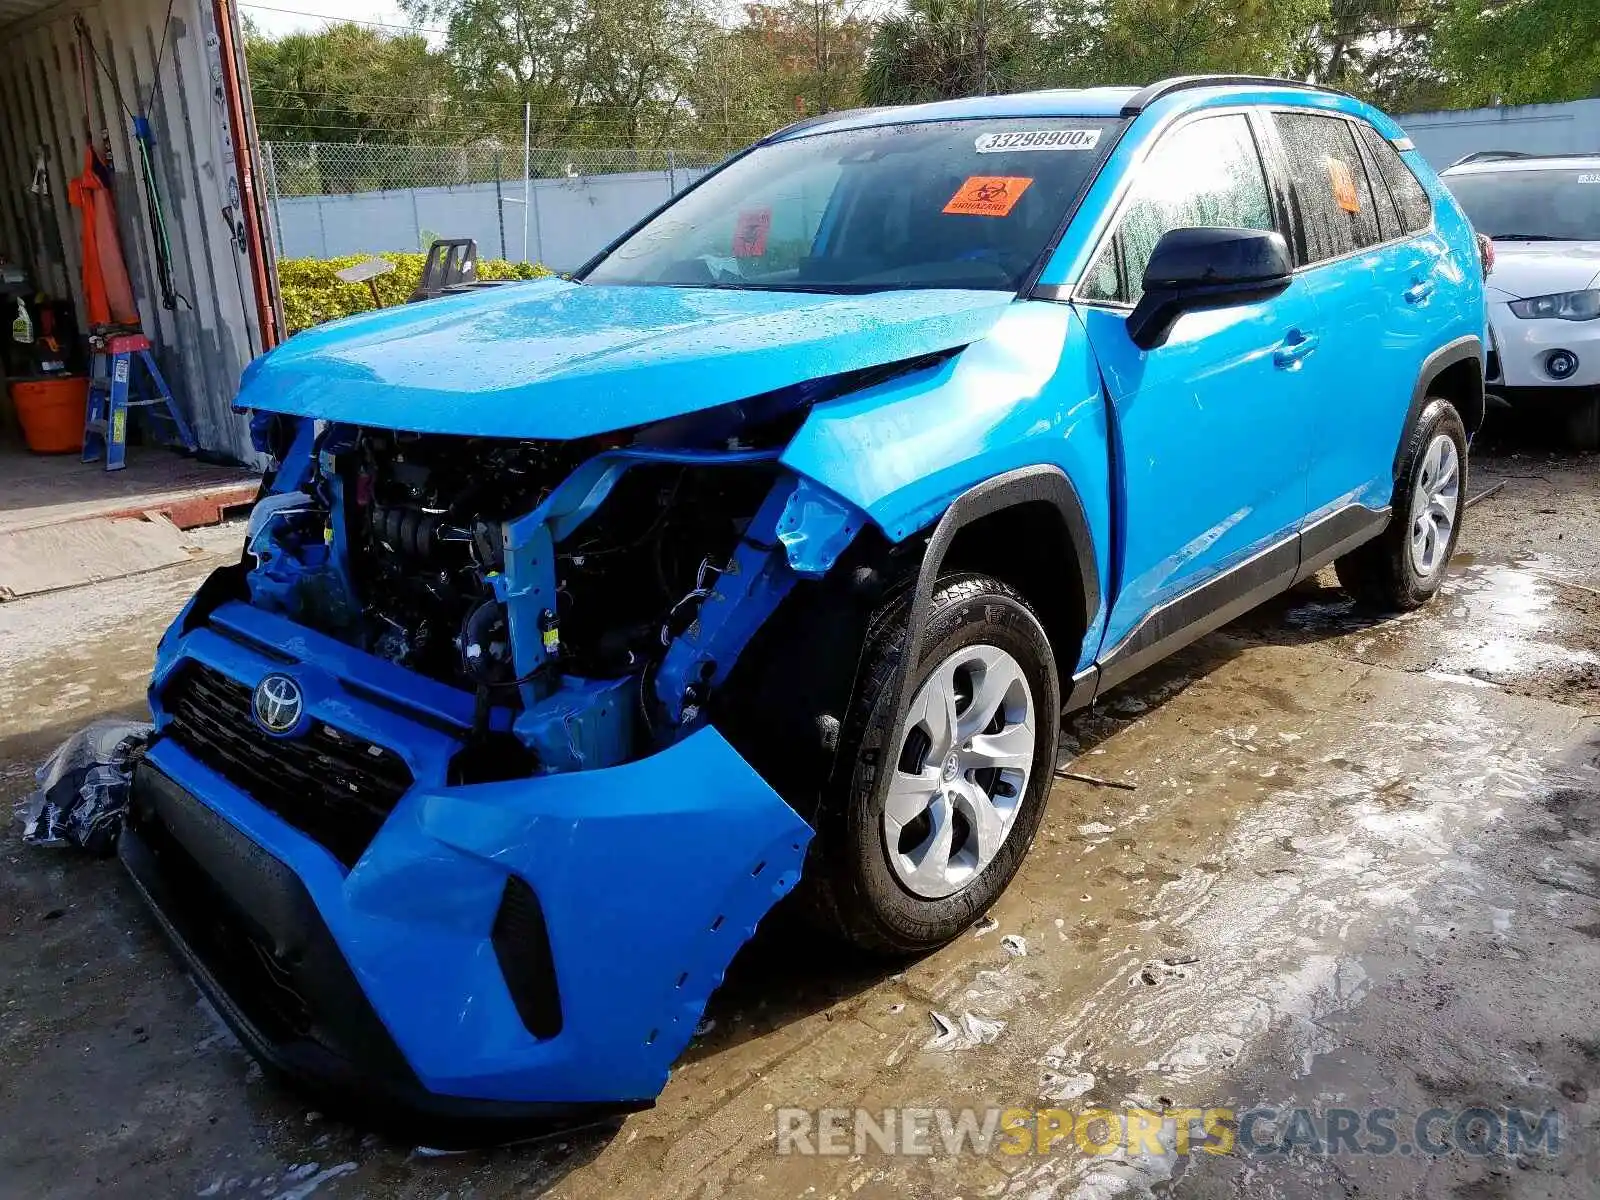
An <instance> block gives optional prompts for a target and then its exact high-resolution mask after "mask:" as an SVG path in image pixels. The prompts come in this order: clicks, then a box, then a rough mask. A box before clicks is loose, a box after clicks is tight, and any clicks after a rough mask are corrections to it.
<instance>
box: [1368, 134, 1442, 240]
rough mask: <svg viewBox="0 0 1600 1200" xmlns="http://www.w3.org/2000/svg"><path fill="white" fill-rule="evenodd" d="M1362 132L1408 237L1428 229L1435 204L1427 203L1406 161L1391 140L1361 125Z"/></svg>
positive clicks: (1429, 201)
mask: <svg viewBox="0 0 1600 1200" xmlns="http://www.w3.org/2000/svg"><path fill="white" fill-rule="evenodd" d="M1360 129H1361V136H1362V137H1363V138H1365V139H1366V142H1367V153H1368V154H1370V155H1371V156H1372V162H1373V165H1374V166H1375V167H1377V169H1378V176H1379V178H1380V179H1381V180H1382V183H1383V186H1386V187H1387V188H1388V189H1389V195H1390V197H1391V198H1392V199H1393V200H1394V206H1395V208H1396V209H1397V210H1399V214H1400V226H1401V228H1402V229H1403V230H1404V231H1405V232H1406V233H1418V232H1420V231H1421V230H1424V229H1426V228H1427V227H1428V226H1429V225H1430V224H1431V223H1432V222H1433V201H1431V200H1429V199H1428V193H1427V192H1426V191H1425V190H1424V189H1423V186H1422V184H1421V183H1420V182H1419V181H1418V180H1417V177H1416V176H1415V175H1413V174H1412V173H1411V168H1410V167H1408V166H1407V165H1406V160H1405V159H1403V158H1401V157H1400V154H1399V152H1398V151H1396V150H1395V148H1394V147H1393V146H1391V145H1390V144H1389V139H1388V138H1386V137H1384V136H1383V134H1381V133H1379V132H1378V131H1377V130H1376V129H1374V128H1373V127H1372V126H1371V125H1362V126H1360Z"/></svg>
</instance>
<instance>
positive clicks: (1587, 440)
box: [1566, 396, 1600, 454]
mask: <svg viewBox="0 0 1600 1200" xmlns="http://www.w3.org/2000/svg"><path fill="white" fill-rule="evenodd" d="M1566 435H1567V445H1568V446H1570V447H1571V448H1572V449H1574V450H1582V451H1587V452H1589V453H1591V454H1592V453H1594V452H1595V451H1596V450H1600V396H1592V397H1590V398H1589V399H1587V400H1580V401H1579V402H1578V403H1577V404H1576V405H1575V406H1574V407H1573V408H1572V409H1571V410H1570V411H1569V412H1568V413H1567V419H1566Z"/></svg>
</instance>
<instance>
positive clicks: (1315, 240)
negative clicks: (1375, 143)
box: [1272, 112, 1381, 262]
mask: <svg viewBox="0 0 1600 1200" xmlns="http://www.w3.org/2000/svg"><path fill="white" fill-rule="evenodd" d="M1272 119H1273V120H1274V121H1275V122H1276V123H1277V126H1278V134H1279V136H1280V137H1281V138H1282V140H1283V151H1284V158H1285V159H1286V160H1287V162H1288V169H1289V178H1290V180H1291V181H1292V182H1293V184H1294V200H1295V206H1296V208H1297V209H1298V210H1299V213H1300V222H1301V224H1302V225H1303V226H1304V228H1305V235H1306V256H1307V261H1308V262H1321V261H1322V260H1323V259H1328V258H1338V257H1339V256H1340V255H1344V254H1349V253H1351V252H1353V251H1356V250H1359V249H1361V248H1362V247H1363V246H1371V245H1373V244H1374V243H1376V242H1378V241H1380V240H1381V234H1380V231H1379V229H1378V214H1377V211H1376V209H1375V207H1374V205H1373V202H1372V188H1371V186H1370V185H1369V184H1368V182H1367V170H1366V167H1365V166H1363V165H1362V162H1361V154H1360V151H1358V150H1357V149H1356V140H1355V135H1354V133H1352V132H1351V129H1350V122H1348V121H1346V120H1345V119H1344V118H1343V117H1323V116H1316V115H1314V114H1311V113H1282V112H1280V113H1273V114H1272Z"/></svg>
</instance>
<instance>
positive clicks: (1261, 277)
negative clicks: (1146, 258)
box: [1128, 229, 1294, 350]
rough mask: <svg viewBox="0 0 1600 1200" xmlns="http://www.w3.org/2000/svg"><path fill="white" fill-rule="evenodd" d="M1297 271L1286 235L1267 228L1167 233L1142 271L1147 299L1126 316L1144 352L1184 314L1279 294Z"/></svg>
mask: <svg viewBox="0 0 1600 1200" xmlns="http://www.w3.org/2000/svg"><path fill="white" fill-rule="evenodd" d="M1293 274H1294V268H1293V266H1292V264H1291V263H1290V262H1289V248H1288V246H1286V245H1284V241H1283V235H1282V234H1279V233H1272V232H1270V231H1268V230H1265V229H1169V230H1168V231H1167V232H1166V233H1164V234H1162V235H1161V240H1160V241H1159V242H1157V243H1156V248H1155V250H1154V252H1153V253H1152V254H1151V255H1150V263H1149V265H1148V266H1147V267H1145V269H1144V295H1143V296H1141V297H1140V298H1139V303H1138V304H1137V305H1135V306H1134V309H1133V311H1132V312H1131V313H1129V314H1128V336H1129V337H1130V338H1132V339H1133V344H1134V345H1136V346H1138V347H1139V348H1140V349H1141V350H1150V349H1153V348H1155V347H1156V346H1159V345H1161V344H1162V343H1163V342H1165V341H1166V340H1167V334H1168V333H1169V332H1170V331H1171V329H1172V326H1173V323H1174V322H1176V321H1177V319H1178V318H1179V317H1181V316H1182V315H1183V314H1184V313H1186V312H1190V311H1193V310H1195V309H1201V308H1221V307H1223V306H1225V305H1229V304H1244V303H1247V302H1248V301H1251V300H1265V299H1267V298H1268V297H1269V296H1276V295H1277V294H1278V293H1279V292H1281V291H1283V289H1284V288H1286V287H1288V286H1289V280H1290V278H1291V277H1292V275H1293Z"/></svg>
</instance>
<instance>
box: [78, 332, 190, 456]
mask: <svg viewBox="0 0 1600 1200" xmlns="http://www.w3.org/2000/svg"><path fill="white" fill-rule="evenodd" d="M91 344H92V346H93V348H94V356H93V358H92V359H91V361H90V365H89V401H88V404H87V405H86V406H85V411H84V419H83V461H84V462H86V463H87V462H98V461H99V460H100V458H101V456H102V455H103V456H104V457H105V462H106V470H108V471H120V470H122V468H123V467H125V466H127V456H128V410H129V409H130V408H148V409H150V410H151V413H150V415H151V416H153V417H155V418H156V419H158V420H163V421H167V422H169V423H170V424H171V425H172V428H173V432H174V433H175V434H176V439H175V440H176V441H177V442H178V443H179V444H180V445H182V446H183V448H184V449H185V450H188V451H189V452H190V453H191V454H192V453H194V452H195V451H196V450H198V449H199V446H198V444H197V443H196V442H195V440H194V434H193V433H191V432H190V431H189V425H188V422H186V421H185V420H184V419H183V414H182V413H181V412H179V411H178V404H177V401H175V400H173V398H172V389H171V388H169V387H168V386H167V381H166V379H165V378H164V377H163V376H162V374H161V368H160V367H158V366H156V359H155V355H154V354H152V353H151V352H150V339H149V338H147V337H145V336H144V335H143V334H142V333H122V334H112V335H110V336H107V337H104V338H96V339H93V340H92V342H91ZM135 363H138V364H140V365H142V367H143V371H142V372H141V375H142V378H140V377H139V376H136V375H135V372H134V366H135Z"/></svg>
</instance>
